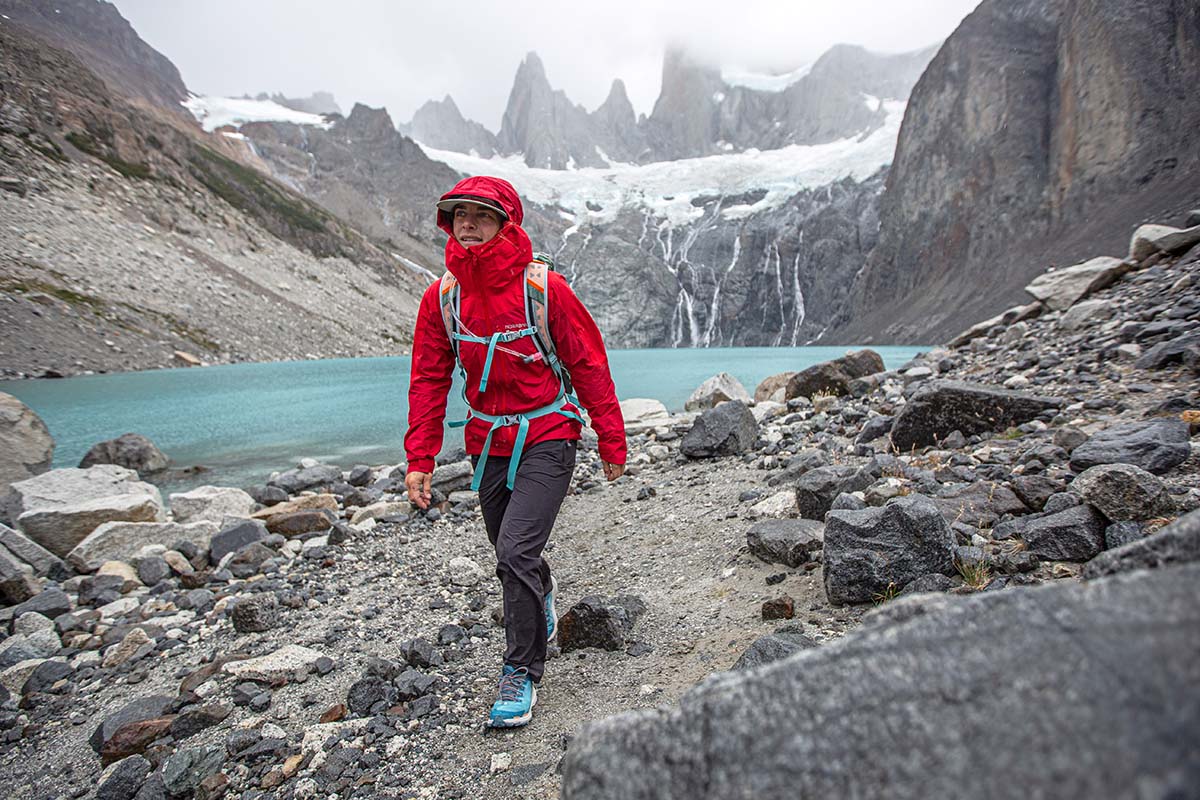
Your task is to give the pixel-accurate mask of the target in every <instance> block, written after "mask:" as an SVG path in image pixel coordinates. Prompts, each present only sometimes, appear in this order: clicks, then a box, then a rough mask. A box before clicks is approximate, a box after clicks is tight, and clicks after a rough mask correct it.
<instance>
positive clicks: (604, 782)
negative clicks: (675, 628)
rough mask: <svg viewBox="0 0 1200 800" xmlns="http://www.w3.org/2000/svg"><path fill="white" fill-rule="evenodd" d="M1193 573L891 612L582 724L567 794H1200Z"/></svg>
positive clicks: (1153, 574) (636, 797)
mask: <svg viewBox="0 0 1200 800" xmlns="http://www.w3.org/2000/svg"><path fill="white" fill-rule="evenodd" d="M1151 538H1154V537H1151ZM1198 582H1200V565H1196V564H1192V565H1186V566H1182V567H1177V568H1174V569H1160V570H1154V571H1143V572H1139V573H1136V574H1132V575H1129V576H1127V577H1126V578H1125V579H1108V580H1097V581H1095V582H1093V583H1092V584H1090V585H1079V584H1077V583H1074V582H1059V583H1055V584H1052V585H1048V586H1041V587H1030V588H1024V587H1021V588H1013V589H1008V590H1005V591H1001V592H983V593H980V594H973V595H970V596H962V597H958V596H952V595H918V596H916V597H912V598H904V599H901V600H897V601H894V602H891V603H887V604H886V605H884V606H883V607H882V608H881V609H879V610H878V611H875V612H874V613H873V614H871V615H869V616H868V617H867V618H866V619H865V620H864V623H863V625H862V626H861V627H860V628H858V629H857V630H854V631H851V632H850V633H848V634H846V635H845V636H843V637H841V638H840V639H837V640H836V641H832V642H826V643H825V644H823V645H822V646H821V647H818V648H812V649H809V650H805V651H803V652H800V653H797V654H795V655H793V656H792V657H791V658H790V659H788V660H786V661H782V662H777V663H776V664H774V665H772V666H770V667H768V668H765V669H757V670H747V671H742V672H732V673H725V674H721V675H717V676H712V677H710V678H708V679H706V680H704V681H702V682H701V683H700V684H699V685H697V686H696V687H694V688H693V689H691V690H689V691H688V692H687V693H685V694H684V696H683V697H682V698H681V699H680V701H679V702H677V703H675V704H672V705H671V706H669V707H661V708H657V709H639V710H636V711H630V712H625V713H622V714H618V715H615V716H611V717H608V718H607V719H604V720H600V721H596V722H592V723H590V724H588V725H585V726H584V727H583V729H582V730H581V731H580V732H579V733H578V734H577V735H576V736H575V738H574V739H573V740H572V742H571V746H570V748H569V749H568V750H567V753H566V756H565V758H564V761H563V772H562V796H563V798H565V800H600V798H612V797H620V798H623V800H650V798H688V799H689V800H717V798H729V797H738V798H751V797H753V798H762V799H763V800H774V799H776V798H778V799H782V798H794V797H889V798H896V799H897V800H909V799H910V798H928V797H972V796H979V797H993V796H1006V797H1010V796H1011V797H1055V796H1059V795H1061V794H1062V793H1063V787H1065V786H1069V787H1070V789H1069V792H1068V793H1069V794H1071V795H1073V796H1078V797H1138V796H1142V795H1143V794H1144V793H1145V791H1146V789H1145V787H1148V786H1149V787H1154V789H1153V790H1150V793H1151V794H1153V795H1155V796H1161V797H1168V796H1178V797H1186V796H1188V795H1189V794H1191V788H1192V787H1194V786H1195V781H1196V767H1195V760H1194V757H1193V753H1194V750H1195V742H1196V739H1197V736H1200V696H1197V694H1196V692H1195V686H1196V682H1197V679H1198V677H1200V674H1198V673H1197V669H1198V667H1197V665H1198V664H1200V637H1196V636H1184V635H1181V632H1182V631H1189V630H1195V629H1196V626H1197V624H1198V618H1197V606H1196V603H1195V597H1196V586H1197V585H1198ZM1115 664H1116V665H1121V668H1120V669H1114V668H1113V665H1115ZM997 675H1023V676H1036V679H1034V678H1030V679H1028V680H1003V681H998V680H997V679H996V676H997ZM1131 676H1136V679H1133V678H1131ZM714 720H720V722H721V724H719V725H714V724H712V723H713V721H714ZM897 732H903V733H902V735H897ZM998 787H1002V788H998Z"/></svg>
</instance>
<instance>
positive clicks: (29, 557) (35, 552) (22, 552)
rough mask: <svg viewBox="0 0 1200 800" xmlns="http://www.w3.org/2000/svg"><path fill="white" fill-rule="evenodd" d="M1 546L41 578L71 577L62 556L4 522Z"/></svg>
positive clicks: (0, 536) (57, 578)
mask: <svg viewBox="0 0 1200 800" xmlns="http://www.w3.org/2000/svg"><path fill="white" fill-rule="evenodd" d="M0 546H3V547H4V549H5V550H7V551H8V552H9V553H10V554H12V555H13V556H16V557H17V558H18V559H20V560H21V561H22V562H23V563H25V564H27V565H29V568H30V570H31V571H32V572H33V574H34V575H37V576H38V577H39V578H45V577H50V578H54V579H55V580H60V579H66V578H68V577H70V572H69V571H68V570H67V568H66V564H64V563H63V560H62V559H61V558H59V557H58V556H56V555H54V554H53V553H51V552H50V551H49V550H47V549H46V548H44V547H42V546H41V545H40V544H38V543H37V542H35V541H33V540H32V539H30V538H29V537H28V536H26V535H24V534H23V533H21V532H20V531H14V530H13V529H12V528H10V527H8V526H7V525H4V524H2V523H0Z"/></svg>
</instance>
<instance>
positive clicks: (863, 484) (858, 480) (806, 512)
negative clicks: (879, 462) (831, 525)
mask: <svg viewBox="0 0 1200 800" xmlns="http://www.w3.org/2000/svg"><path fill="white" fill-rule="evenodd" d="M874 482H875V478H874V476H872V475H871V474H870V473H868V472H866V471H864V470H861V469H856V468H855V467H852V466H850V465H848V464H830V465H829V466H826V467H816V468H815V469H810V470H807V471H805V472H804V474H803V475H801V476H800V478H799V479H798V480H797V481H796V507H797V509H798V510H799V512H800V516H801V517H803V518H804V519H815V520H823V519H825V513H826V512H827V511H829V509H830V508H831V507H832V506H833V501H834V499H836V498H837V496H838V495H839V494H842V493H844V492H857V491H861V490H863V489H865V488H867V487H868V486H870V485H871V484H872V483H874Z"/></svg>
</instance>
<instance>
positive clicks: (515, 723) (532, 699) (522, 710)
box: [488, 664, 537, 728]
mask: <svg viewBox="0 0 1200 800" xmlns="http://www.w3.org/2000/svg"><path fill="white" fill-rule="evenodd" d="M499 690H500V697H499V698H498V699H497V700H496V702H495V703H493V704H492V713H491V714H489V715H488V725H490V726H491V727H493V728H516V727H519V726H521V725H528V724H529V720H530V719H532V718H533V706H534V704H535V703H537V689H535V688H534V686H533V681H532V680H530V679H529V671H528V670H527V669H525V667H515V668H514V667H512V666H509V665H508V664H505V665H504V672H503V673H501V675H500V686H499Z"/></svg>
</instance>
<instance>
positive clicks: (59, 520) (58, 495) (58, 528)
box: [12, 464, 164, 558]
mask: <svg viewBox="0 0 1200 800" xmlns="http://www.w3.org/2000/svg"><path fill="white" fill-rule="evenodd" d="M12 488H13V491H14V492H15V493H16V500H15V505H14V506H13V508H14V511H15V513H16V522H17V527H18V528H19V529H20V530H21V531H23V532H24V533H25V535H27V536H28V537H29V538H30V539H33V540H34V541H35V542H37V543H38V544H40V545H41V546H42V547H44V548H46V549H47V550H49V551H50V552H51V553H53V554H54V555H56V556H58V557H60V558H65V557H66V555H67V553H69V552H71V549H72V548H73V547H75V545H77V544H79V543H80V542H81V541H83V540H84V539H85V538H86V537H87V535H88V534H90V533H91V532H92V531H94V530H95V529H96V528H98V527H99V526H100V525H103V524H104V523H105V522H115V521H121V522H157V521H161V520H162V519H163V517H164V512H163V503H162V497H161V496H160V495H159V493H158V488H157V487H155V486H153V485H151V484H149V483H144V482H142V481H139V480H138V474H137V473H136V472H134V471H133V470H129V469H125V468H123V467H118V466H115V465H112V464H99V465H97V466H94V467H89V468H88V469H56V470H51V471H50V472H47V473H45V474H42V475H38V476H37V477H34V478H29V479H28V480H24V481H18V482H17V483H14V484H13V485H12Z"/></svg>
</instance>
